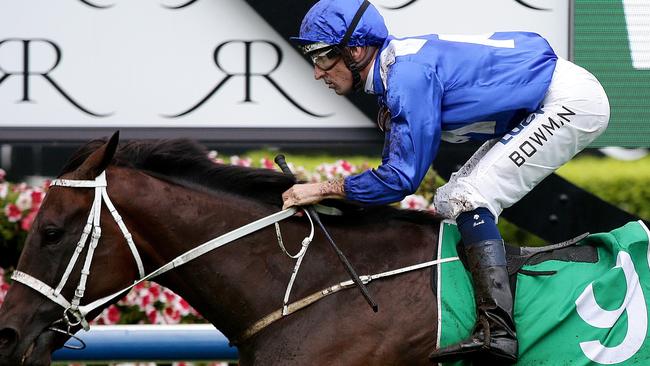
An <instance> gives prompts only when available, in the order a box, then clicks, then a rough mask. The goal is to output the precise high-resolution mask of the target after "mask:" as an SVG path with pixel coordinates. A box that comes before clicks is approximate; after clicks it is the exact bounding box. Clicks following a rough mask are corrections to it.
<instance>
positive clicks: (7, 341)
mask: <svg viewBox="0 0 650 366" xmlns="http://www.w3.org/2000/svg"><path fill="white" fill-rule="evenodd" d="M17 341H18V331H17V330H15V329H14V328H3V329H0V349H6V348H9V347H12V346H13V345H14V344H16V342H17Z"/></svg>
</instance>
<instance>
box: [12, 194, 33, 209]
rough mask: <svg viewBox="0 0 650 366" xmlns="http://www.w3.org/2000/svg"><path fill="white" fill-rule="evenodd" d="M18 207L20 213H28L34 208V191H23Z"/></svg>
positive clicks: (18, 199)
mask: <svg viewBox="0 0 650 366" xmlns="http://www.w3.org/2000/svg"><path fill="white" fill-rule="evenodd" d="M16 206H18V209H19V210H20V211H27V210H29V209H30V208H32V191H31V190H28V189H26V190H24V191H21V192H20V194H19V195H18V198H17V199H16Z"/></svg>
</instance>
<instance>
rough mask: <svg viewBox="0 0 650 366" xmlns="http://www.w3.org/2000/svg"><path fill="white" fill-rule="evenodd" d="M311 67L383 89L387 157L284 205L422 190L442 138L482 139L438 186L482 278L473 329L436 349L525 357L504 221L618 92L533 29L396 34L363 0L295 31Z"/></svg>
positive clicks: (443, 358) (296, 191)
mask: <svg viewBox="0 0 650 366" xmlns="http://www.w3.org/2000/svg"><path fill="white" fill-rule="evenodd" d="M292 40H293V41H295V42H296V43H298V44H299V45H300V46H301V49H302V51H303V52H304V53H305V54H306V55H308V56H309V57H311V59H312V61H313V63H314V77H315V78H316V79H320V80H323V81H324V82H325V84H326V85H327V86H328V87H329V88H331V89H334V91H335V92H336V93H337V94H340V95H343V94H348V93H351V92H353V91H357V90H363V91H365V92H366V93H370V94H374V95H376V96H377V99H378V101H379V105H380V112H379V117H378V123H379V127H380V128H381V129H382V130H383V131H384V132H385V145H384V152H383V157H382V163H381V165H380V166H379V167H378V168H376V169H372V170H368V171H365V172H363V173H361V174H358V175H353V176H348V177H346V178H345V179H344V180H332V181H328V182H323V183H312V184H296V185H294V186H293V187H292V188H290V189H289V190H287V191H286V192H285V193H284V194H283V200H284V207H285V208H286V207H290V206H294V205H307V204H313V203H316V202H318V201H320V200H322V199H324V198H345V199H348V200H354V201H358V202H362V203H365V204H386V203H390V202H397V201H400V200H402V199H403V198H404V197H405V196H406V195H409V194H412V193H413V192H415V191H416V189H417V188H418V186H419V184H420V183H421V182H422V179H423V178H424V175H425V174H426V172H427V170H428V169H429V167H430V166H431V164H432V162H433V160H434V158H435V157H436V153H437V150H438V146H439V144H440V141H441V140H444V141H448V142H453V143H461V142H465V141H469V140H473V141H485V143H484V144H483V145H482V146H481V147H480V148H479V150H478V151H477V152H476V153H475V154H474V155H473V156H472V158H471V159H470V160H469V161H468V162H467V163H466V164H465V165H464V166H463V167H462V168H461V169H460V170H458V171H457V172H456V173H454V174H453V175H452V177H451V179H450V180H449V182H448V183H447V184H445V185H444V186H442V187H440V188H439V189H438V190H437V192H436V195H435V198H434V207H435V209H436V212H437V213H438V214H440V215H442V216H444V217H448V218H451V219H455V220H456V223H457V224H458V229H459V231H460V233H461V237H462V242H463V246H464V250H465V254H466V258H467V263H468V267H469V270H470V272H471V277H472V282H473V286H474V293H475V301H476V308H477V312H478V322H477V324H476V326H475V327H474V330H473V333H472V335H471V336H470V337H469V338H468V339H466V340H464V341H462V342H460V343H459V344H455V345H452V346H449V347H446V348H443V349H440V350H434V351H433V352H432V353H431V355H430V359H431V360H432V361H435V362H448V361H453V360H457V359H460V358H479V359H481V360H493V361H495V362H496V363H497V364H504V363H512V362H516V360H517V350H518V348H517V337H516V333H515V326H514V321H513V299H512V293H511V291H510V285H509V281H508V272H507V269H506V258H505V249H504V244H503V240H502V238H501V235H500V234H499V231H498V229H497V226H496V221H497V218H498V217H499V215H500V214H501V212H502V210H503V209H504V208H507V207H510V206H511V205H513V204H514V203H516V202H517V201H519V200H520V199H521V198H522V197H523V196H524V195H526V194H527V193H528V192H529V191H530V190H532V189H533V188H534V187H535V186H536V185H537V184H538V183H539V182H540V181H541V180H542V179H544V178H545V177H546V176H548V175H549V174H551V173H552V172H554V171H555V170H556V169H558V168H559V167H560V166H562V165H563V164H564V163H566V162H567V161H568V160H570V159H571V158H572V157H573V156H574V155H575V154H577V153H578V152H579V151H581V150H582V149H584V148H585V147H586V146H587V145H589V144H590V143H591V142H592V141H594V139H595V138H596V137H598V136H599V135H600V134H601V133H602V132H603V131H604V130H605V128H606V127H607V124H608V121H609V102H608V99H607V95H606V94H605V91H604V90H603V88H602V86H601V85H600V83H599V82H598V80H596V78H595V77H594V76H592V75H591V74H590V73H589V72H587V71H586V70H584V69H582V68H581V67H579V66H577V65H575V64H573V63H571V62H569V61H566V60H564V59H562V58H559V57H558V56H556V55H555V53H554V51H553V49H552V48H551V47H550V45H549V44H548V42H547V41H546V40H545V39H544V38H542V37H541V36H539V35H537V34H534V33H525V32H503V33H492V34H482V35H476V36H472V35H442V34H441V35H436V34H430V35H423V36H417V37H407V38H395V37H393V36H390V35H389V34H388V30H387V29H386V25H385V24H384V20H383V18H382V16H381V15H380V14H379V12H378V11H377V9H376V8H375V7H374V6H372V5H371V4H370V3H368V1H364V0H321V1H319V2H318V3H316V4H315V5H314V6H313V7H312V8H311V9H310V10H309V12H308V13H307V14H306V15H305V17H304V19H303V21H302V25H301V27H300V35H299V36H298V37H294V38H292Z"/></svg>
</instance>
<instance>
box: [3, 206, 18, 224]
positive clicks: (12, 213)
mask: <svg viewBox="0 0 650 366" xmlns="http://www.w3.org/2000/svg"><path fill="white" fill-rule="evenodd" d="M5 216H7V219H8V220H9V222H18V221H20V218H21V217H22V212H21V211H20V209H19V208H18V206H16V205H15V204H13V203H10V204H8V205H6V206H5Z"/></svg>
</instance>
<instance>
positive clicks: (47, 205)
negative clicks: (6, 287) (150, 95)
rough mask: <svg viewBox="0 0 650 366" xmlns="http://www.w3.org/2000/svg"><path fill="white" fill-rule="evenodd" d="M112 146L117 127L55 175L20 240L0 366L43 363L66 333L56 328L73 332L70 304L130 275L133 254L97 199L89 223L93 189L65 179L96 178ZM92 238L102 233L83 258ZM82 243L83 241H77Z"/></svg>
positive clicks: (1, 317) (75, 318) (2, 326)
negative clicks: (73, 165)
mask: <svg viewBox="0 0 650 366" xmlns="http://www.w3.org/2000/svg"><path fill="white" fill-rule="evenodd" d="M117 144H118V134H117V133H116V134H114V135H113V137H112V138H111V139H110V140H109V141H108V142H107V143H105V144H104V145H102V146H100V147H99V148H98V149H97V150H95V151H94V152H92V153H91V154H90V155H88V157H87V158H86V159H85V160H84V161H83V162H82V163H81V164H80V165H79V166H78V168H77V169H75V170H74V171H71V172H68V173H66V174H64V175H63V176H62V177H61V178H64V179H65V181H64V180H58V182H59V183H61V182H62V183H63V184H61V185H53V186H52V187H51V188H50V190H49V192H48V194H47V196H46V198H45V200H44V202H43V204H42V206H41V208H40V210H39V213H38V215H37V217H36V219H35V221H34V223H33V225H32V227H31V229H30V232H29V235H28V237H27V240H26V242H25V246H24V249H23V252H22V254H21V257H20V260H19V263H18V267H17V271H16V274H18V275H17V276H16V277H15V281H14V284H13V285H12V287H11V289H10V291H9V293H8V294H7V296H6V299H5V302H4V304H3V306H2V308H1V309H0V364H1V365H18V364H49V362H50V354H51V352H52V351H53V350H54V349H56V348H59V347H61V346H62V345H63V343H64V342H65V341H66V340H67V339H68V337H69V335H66V334H64V333H61V332H59V331H57V329H59V330H61V329H62V330H64V331H68V332H69V331H72V332H74V331H76V330H77V329H79V328H80V327H81V325H82V324H83V323H81V324H79V323H80V320H81V319H79V314H81V313H83V312H81V313H80V312H79V311H78V310H76V309H77V307H76V305H78V304H75V303H76V302H80V303H81V305H83V304H87V303H88V302H90V301H93V300H96V299H99V298H101V297H103V296H107V295H109V294H111V293H113V292H114V291H117V290H119V289H120V288H121V287H123V286H124V285H128V284H129V283H131V282H132V281H133V280H134V279H135V278H136V277H137V269H135V270H134V268H132V267H133V266H132V265H131V263H133V260H131V262H128V261H125V258H124V256H131V253H130V251H129V248H128V247H127V246H126V245H125V242H126V240H125V239H124V236H123V235H122V232H121V231H120V228H119V227H118V225H117V224H116V223H115V221H114V220H113V219H112V216H111V214H110V213H109V212H108V210H107V209H106V207H105V204H103V203H102V202H101V201H100V209H99V213H101V214H100V215H98V216H99V217H101V221H102V225H101V231H98V230H96V229H95V228H94V225H92V221H93V213H92V211H94V210H93V209H91V207H96V206H93V204H94V202H96V201H97V199H96V192H97V190H98V188H94V187H87V186H85V187H74V186H69V185H68V184H66V183H69V182H70V181H72V180H74V181H80V180H81V181H91V180H95V178H97V177H98V176H99V175H100V174H101V173H102V172H104V170H105V169H106V168H107V167H108V165H109V164H110V162H111V160H112V158H113V155H114V153H115V150H116V148H117ZM55 182H57V181H55ZM55 184H56V183H55ZM100 185H101V184H100ZM100 189H101V188H100ZM89 216H90V218H89ZM99 217H98V218H99ZM87 222H90V223H91V224H90V225H88V224H87ZM93 237H97V238H99V237H101V239H100V240H99V245H97V246H96V249H95V250H94V255H92V256H91V258H87V254H88V252H89V250H90V251H91V254H92V249H89V248H92V247H93V246H94V244H97V243H96V242H95V243H94V244H93ZM86 238H87V240H84V239H86ZM82 241H83V242H84V243H81V244H82V245H83V247H81V246H79V243H80V242H82ZM73 258H74V259H76V262H72V261H73ZM70 263H72V264H70ZM90 264H92V266H90V269H91V270H90V271H89V272H90V274H89V275H88V276H87V279H85V277H86V275H87V273H82V267H85V268H84V269H87V267H88V266H89V265H90ZM122 266H124V268H123V267H122ZM127 266H128V267H127ZM83 272H86V270H84V271H83ZM109 273H110V276H109V275H108V274H109ZM66 278H67V280H64V279H66ZM109 278H110V280H109ZM84 280H86V283H85V286H84V285H83V281H84ZM109 281H110V282H109ZM80 283H81V284H82V285H81V286H80ZM81 287H85V291H84V289H83V288H81ZM39 288H40V290H38V289H39ZM82 294H83V295H82ZM79 295H82V296H79ZM100 310H101V307H100V308H98V309H96V310H95V311H93V312H91V314H90V315H89V316H88V318H89V319H90V317H91V316H95V315H96V314H97V312H99V311H100ZM64 311H65V313H64ZM66 318H67V319H68V321H66ZM53 324H54V326H53ZM70 324H72V326H71V327H69V325H70ZM55 328H56V329H55Z"/></svg>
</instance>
